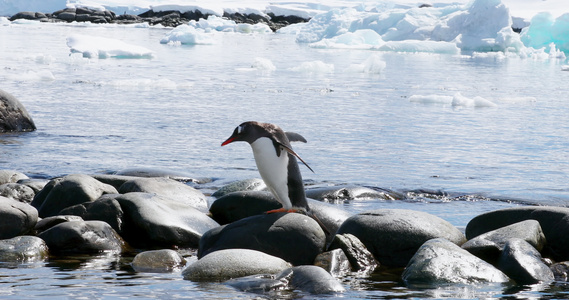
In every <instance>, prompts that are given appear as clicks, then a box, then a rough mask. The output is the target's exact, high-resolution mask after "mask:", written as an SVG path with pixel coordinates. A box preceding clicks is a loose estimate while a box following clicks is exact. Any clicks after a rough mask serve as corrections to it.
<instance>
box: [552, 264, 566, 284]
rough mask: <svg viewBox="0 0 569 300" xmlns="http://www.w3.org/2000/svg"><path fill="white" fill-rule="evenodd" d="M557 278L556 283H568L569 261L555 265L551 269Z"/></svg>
mask: <svg viewBox="0 0 569 300" xmlns="http://www.w3.org/2000/svg"><path fill="white" fill-rule="evenodd" d="M550 269H551V271H552V272H553V276H554V277H555V281H568V279H569V261H562V262H559V263H556V264H553V265H552V266H551V267H550Z"/></svg>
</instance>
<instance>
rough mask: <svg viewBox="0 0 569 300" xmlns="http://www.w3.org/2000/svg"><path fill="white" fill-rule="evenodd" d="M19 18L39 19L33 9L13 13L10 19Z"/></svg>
mask: <svg viewBox="0 0 569 300" xmlns="http://www.w3.org/2000/svg"><path fill="white" fill-rule="evenodd" d="M19 19H25V20H36V19H38V17H37V16H36V13H35V12H31V11H22V12H19V13H17V14H15V15H13V16H12V17H10V19H9V20H10V21H15V20H19Z"/></svg>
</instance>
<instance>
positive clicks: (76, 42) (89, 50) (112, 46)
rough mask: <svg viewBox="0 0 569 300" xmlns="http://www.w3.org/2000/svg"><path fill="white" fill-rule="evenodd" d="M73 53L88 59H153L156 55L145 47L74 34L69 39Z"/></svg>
mask: <svg viewBox="0 0 569 300" xmlns="http://www.w3.org/2000/svg"><path fill="white" fill-rule="evenodd" d="M67 46H68V47H69V48H70V49H71V52H72V53H82V54H83V57H86V58H109V57H114V58H152V57H153V56H154V53H153V52H152V51H151V50H149V49H147V48H144V47H141V46H136V45H131V44H128V43H125V42H123V41H121V40H117V39H110V38H105V37H100V36H88V35H80V34H74V35H71V36H69V37H68V38H67Z"/></svg>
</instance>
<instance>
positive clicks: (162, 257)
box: [131, 249, 186, 273]
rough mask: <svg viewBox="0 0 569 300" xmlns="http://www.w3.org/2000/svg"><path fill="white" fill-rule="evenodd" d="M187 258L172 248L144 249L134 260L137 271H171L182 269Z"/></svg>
mask: <svg viewBox="0 0 569 300" xmlns="http://www.w3.org/2000/svg"><path fill="white" fill-rule="evenodd" d="M185 264H186V260H185V259H184V258H183V257H182V256H180V254H178V252H176V251H174V250H170V249H162V250H152V251H144V252H141V253H138V254H137V255H136V256H135V257H134V259H133V260H132V263H131V265H132V268H133V269H134V270H135V271H136V272H149V273H169V272H173V271H177V270H181V269H182V267H184V265H185Z"/></svg>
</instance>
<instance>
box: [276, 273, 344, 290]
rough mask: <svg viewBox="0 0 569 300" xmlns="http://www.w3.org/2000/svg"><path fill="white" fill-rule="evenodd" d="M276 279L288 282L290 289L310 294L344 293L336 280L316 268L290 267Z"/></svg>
mask: <svg viewBox="0 0 569 300" xmlns="http://www.w3.org/2000/svg"><path fill="white" fill-rule="evenodd" d="M276 279H277V280H285V281H288V282H289V285H290V287H291V288H292V289H296V290H301V291H304V292H307V293H311V294H329V293H339V292H344V291H345V289H344V287H343V286H342V284H341V283H340V282H339V281H338V280H337V279H336V278H334V277H332V275H330V273H328V272H326V270H324V269H322V268H320V267H317V266H298V267H292V268H290V269H286V270H284V271H283V272H282V273H281V274H279V275H278V276H277V278H276Z"/></svg>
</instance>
